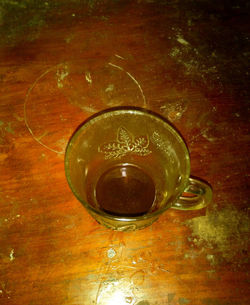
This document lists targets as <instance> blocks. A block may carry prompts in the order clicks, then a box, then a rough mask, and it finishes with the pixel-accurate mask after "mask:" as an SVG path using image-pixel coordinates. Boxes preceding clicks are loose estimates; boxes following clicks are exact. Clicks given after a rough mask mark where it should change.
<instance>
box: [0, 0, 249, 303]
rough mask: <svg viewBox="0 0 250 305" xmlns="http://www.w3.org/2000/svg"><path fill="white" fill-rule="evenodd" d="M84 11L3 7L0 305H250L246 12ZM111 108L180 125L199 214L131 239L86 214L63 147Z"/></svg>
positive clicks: (177, 217) (121, 6)
mask: <svg viewBox="0 0 250 305" xmlns="http://www.w3.org/2000/svg"><path fill="white" fill-rule="evenodd" d="M34 3H36V4H34ZM84 3H85V4H84ZM84 3H83V1H73V0H69V1H53V2H52V1H47V2H44V1H28V0H27V1H26V0H24V1H20V2H18V1H3V2H2V3H1V4H0V25H1V30H0V31H1V32H0V36H1V38H0V44H1V51H0V52H1V53H0V54H1V55H0V58H1V61H0V99H1V108H0V109H1V111H0V166H1V169H0V174H1V182H0V202H1V204H0V232H1V234H0V245H1V248H0V262H1V265H0V266H1V269H0V270H1V271H0V272H1V273H0V304H3V305H8V304H11V305H32V304H33V305H45V304H48V305H52V304H53V305H57V304H58V305H59V304H60V305H66V304H67V305H69V304H75V305H76V304H79V305H80V304H81V305H92V304H93V305H114V304H117V305H118V304H119V305H127V304H128V305H156V304H157V305H163V304H164V305H167V304H168V305H177V304H178V305H185V304H190V305H192V304H199V305H247V304H249V302H250V300H249V289H248V287H249V273H248V267H249V264H248V248H249V244H248V237H249V217H248V209H249V208H248V199H249V191H248V190H249V185H248V181H249V180H248V178H249V171H248V164H249V163H248V162H249V161H248V160H249V158H248V156H249V146H248V143H249V129H248V127H249V125H248V122H249V112H248V110H249V106H248V103H247V98H248V97H249V95H248V80H247V78H248V73H249V72H248V70H247V65H248V61H247V59H248V55H249V50H248V49H247V43H248V40H249V33H248V32H247V18H248V16H247V4H246V3H245V2H244V1H242V2H239V3H238V4H237V3H236V4H235V5H234V6H229V5H228V2H227V1H220V2H219V1H217V2H211V1H209V0H206V1H197V2H195V1H191V0H186V1H146V0H141V1H94V0H93V1H85V2H84ZM117 105H135V106H140V107H144V108H147V109H151V110H154V111H156V112H158V113H160V114H161V115H163V116H165V117H166V118H167V119H168V120H170V121H171V122H172V123H173V124H174V125H175V126H176V128H177V129H178V130H179V131H180V132H181V134H182V135H183V137H184V138H185V140H186V142H187V144H188V147H189V150H190V154H191V167H192V175H194V176H197V177H200V178H202V179H205V180H206V181H208V182H209V183H210V184H211V185H212V187H213V194H214V195H213V202H212V203H211V205H210V206H209V207H208V208H207V209H205V210H201V211H195V212H183V211H176V210H171V209H170V210H168V211H167V212H166V213H165V214H164V215H163V216H162V217H161V218H160V219H159V220H158V221H157V222H156V223H154V224H153V225H152V226H150V227H148V228H145V229H143V230H140V231H135V232H115V231H111V230H109V229H106V228H105V227H102V226H100V225H99V224H98V223H97V222H96V221H95V220H94V219H93V218H91V216H90V215H89V214H88V213H87V212H86V210H85V209H84V208H83V206H82V205H81V204H80V203H79V202H78V201H77V200H76V199H75V197H74V196H73V194H72V193H71V191H70V189H69V187H68V184H67V181H66V178H65V174H64V151H65V147H66V144H67V142H68V140H69V138H70V136H71V134H72V133H73V132H74V130H75V129H76V128H77V126H78V125H79V124H80V123H81V122H82V121H84V120H85V119H86V118H87V117H89V116H90V115H92V114H94V113H96V112H97V111H100V110H102V109H105V108H108V107H112V106H117Z"/></svg>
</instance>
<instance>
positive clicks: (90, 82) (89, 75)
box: [85, 71, 93, 84]
mask: <svg viewBox="0 0 250 305" xmlns="http://www.w3.org/2000/svg"><path fill="white" fill-rule="evenodd" d="M85 79H86V81H87V82H88V83H89V84H92V82H93V81H92V77H91V74H90V72H89V71H86V72H85Z"/></svg>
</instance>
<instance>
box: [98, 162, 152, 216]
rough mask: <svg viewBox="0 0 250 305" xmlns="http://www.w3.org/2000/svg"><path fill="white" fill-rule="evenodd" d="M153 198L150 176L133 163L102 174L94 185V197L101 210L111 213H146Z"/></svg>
mask: <svg viewBox="0 0 250 305" xmlns="http://www.w3.org/2000/svg"><path fill="white" fill-rule="evenodd" d="M154 198H155V185H154V182H153V180H152V178H151V177H150V176H149V175H148V174H147V173H145V171H144V170H142V169H141V168H139V167H137V166H134V165H127V164H126V165H119V166H115V167H113V168H110V169H109V170H107V171H106V172H104V173H103V174H102V176H101V177H100V178H99V180H98V182H97V185H96V199H97V202H98V204H99V206H100V208H101V209H102V210H104V211H105V212H107V213H109V214H113V215H124V216H136V215H141V214H144V213H146V212H147V211H148V210H149V209H150V208H151V206H152V204H153V202H154Z"/></svg>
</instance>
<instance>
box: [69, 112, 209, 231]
mask: <svg viewBox="0 0 250 305" xmlns="http://www.w3.org/2000/svg"><path fill="white" fill-rule="evenodd" d="M65 171H66V177H67V180H68V183H69V186H70V188H71V190H72V192H73V193H74V195H75V196H76V198H77V199H78V200H79V201H80V202H81V203H82V204H83V206H84V207H85V208H86V209H87V211H88V212H89V213H90V214H91V215H92V216H93V217H94V218H95V219H96V220H97V222H98V223H100V224H102V225H104V226H106V227H108V228H111V229H113V230H118V231H132V230H136V229H142V228H144V227H146V226H149V225H151V224H152V223H153V222H154V221H156V220H157V219H158V217H159V216H160V215H161V214H162V213H163V212H165V211H166V210H167V209H169V208H175V209H180V210H197V209H201V208H204V207H206V206H207V205H208V204H209V202H210V201H211V199H212V190H211V187H210V186H209V185H208V184H207V183H205V182H202V181H201V180H198V179H195V178H190V157H189V152H188V149H187V146H186V144H185V142H184V140H183V139H182V137H181V136H180V134H179V133H178V132H177V131H176V130H175V129H174V128H173V127H172V126H171V125H170V124H169V122H167V120H166V119H165V118H163V117H162V116H160V115H159V114H156V113H154V112H152V111H149V110H146V109H141V108H134V107H122V108H111V109H107V110H105V111H102V112H99V113H97V114H95V115H93V116H91V117H90V118H89V119H87V120H86V121H85V122H84V123H83V124H82V125H81V126H80V127H79V128H78V129H77V130H76V132H75V133H74V134H73V136H72V137H71V139H70V141H69V143H68V146H67V149H66V153H65Z"/></svg>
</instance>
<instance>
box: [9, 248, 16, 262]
mask: <svg viewBox="0 0 250 305" xmlns="http://www.w3.org/2000/svg"><path fill="white" fill-rule="evenodd" d="M14 259H15V256H14V249H11V251H10V261H11V262H12V261H13V260H14Z"/></svg>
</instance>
